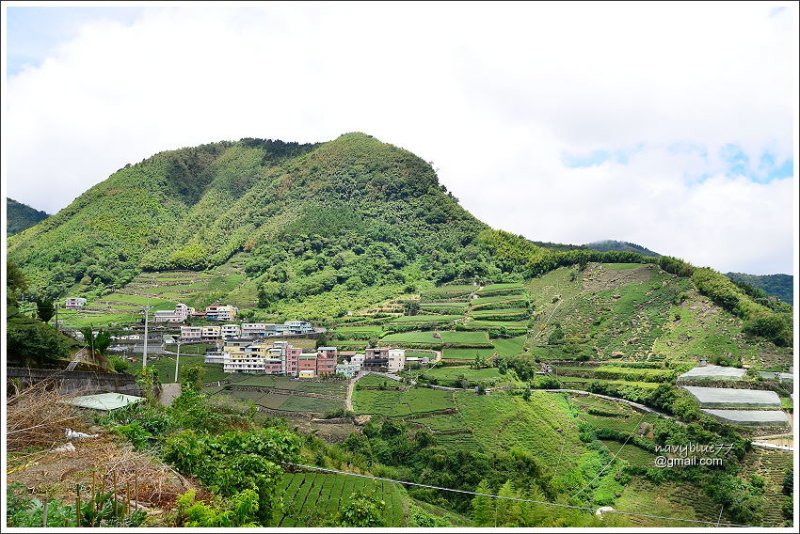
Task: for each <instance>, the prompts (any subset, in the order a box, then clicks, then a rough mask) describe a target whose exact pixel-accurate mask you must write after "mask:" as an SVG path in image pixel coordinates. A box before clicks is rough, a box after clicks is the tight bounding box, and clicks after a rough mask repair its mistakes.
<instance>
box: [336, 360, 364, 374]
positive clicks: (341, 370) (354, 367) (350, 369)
mask: <svg viewBox="0 0 800 534" xmlns="http://www.w3.org/2000/svg"><path fill="white" fill-rule="evenodd" d="M359 371H361V364H360V363H353V362H352V361H350V362H348V361H347V360H345V361H344V362H342V363H340V364H337V365H336V374H337V375H344V376H346V377H347V378H353V377H354V376H356V375H357V374H358V372H359Z"/></svg>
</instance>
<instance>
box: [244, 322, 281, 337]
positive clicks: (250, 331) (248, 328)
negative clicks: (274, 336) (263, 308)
mask: <svg viewBox="0 0 800 534" xmlns="http://www.w3.org/2000/svg"><path fill="white" fill-rule="evenodd" d="M270 326H275V325H271V324H267V323H242V333H241V335H242V337H249V338H256V337H265V336H266V335H267V329H268V328H269V327H270Z"/></svg>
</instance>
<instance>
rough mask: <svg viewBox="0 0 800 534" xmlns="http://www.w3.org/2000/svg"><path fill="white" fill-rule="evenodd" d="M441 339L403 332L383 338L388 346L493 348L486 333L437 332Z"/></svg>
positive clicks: (427, 334) (425, 334) (431, 333)
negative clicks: (421, 345)
mask: <svg viewBox="0 0 800 534" xmlns="http://www.w3.org/2000/svg"><path fill="white" fill-rule="evenodd" d="M436 333H437V334H439V336H440V337H438V338H437V337H434V332H431V331H428V332H403V333H398V334H389V335H388V336H385V337H384V338H383V340H382V341H383V342H385V343H388V344H397V345H403V344H411V345H413V344H429V345H448V346H459V345H461V346H472V345H476V346H484V345H485V346H486V348H489V347H491V342H490V341H489V336H488V335H487V334H486V332H436Z"/></svg>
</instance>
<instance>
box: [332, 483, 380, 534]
mask: <svg viewBox="0 0 800 534" xmlns="http://www.w3.org/2000/svg"><path fill="white" fill-rule="evenodd" d="M385 509H386V502H385V501H383V500H380V499H376V498H374V497H371V496H368V495H366V494H364V493H362V492H360V491H359V492H356V493H353V494H352V495H351V496H350V500H349V501H347V502H346V503H345V504H344V505H343V506H342V509H341V510H340V511H339V513H338V514H337V517H336V523H337V526H342V527H382V526H384V525H385V524H386V520H385V519H384V516H383V513H384V510H385Z"/></svg>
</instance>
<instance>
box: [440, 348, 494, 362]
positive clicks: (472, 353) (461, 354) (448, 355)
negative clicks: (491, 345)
mask: <svg viewBox="0 0 800 534" xmlns="http://www.w3.org/2000/svg"><path fill="white" fill-rule="evenodd" d="M492 354H494V349H459V348H445V349H442V358H443V359H445V360H474V359H475V358H476V357H478V356H481V357H483V358H488V357H489V356H491V355H492Z"/></svg>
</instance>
